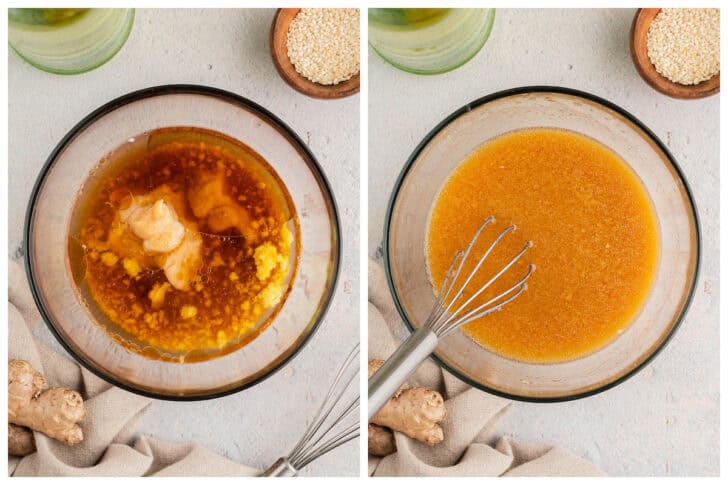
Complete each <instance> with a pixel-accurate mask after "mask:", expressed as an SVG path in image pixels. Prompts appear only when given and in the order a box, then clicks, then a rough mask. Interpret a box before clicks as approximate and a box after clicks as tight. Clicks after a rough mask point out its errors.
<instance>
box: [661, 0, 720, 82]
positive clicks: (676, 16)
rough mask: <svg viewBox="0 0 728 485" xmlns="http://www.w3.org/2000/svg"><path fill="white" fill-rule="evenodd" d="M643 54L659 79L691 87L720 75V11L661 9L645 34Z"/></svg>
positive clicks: (707, 9) (709, 9)
mask: <svg viewBox="0 0 728 485" xmlns="http://www.w3.org/2000/svg"><path fill="white" fill-rule="evenodd" d="M647 55H648V56H649V58H650V61H651V62H652V64H653V65H654V66H655V69H656V70H657V72H658V73H660V74H661V75H662V76H664V77H666V78H667V79H669V80H670V81H672V82H674V83H679V84H685V85H692V84H698V83H701V82H703V81H706V80H708V79H710V78H711V77H713V76H715V75H716V74H718V73H719V72H720V10H719V9H717V8H663V9H662V10H661V11H660V13H659V14H657V16H655V18H654V20H653V21H652V23H651V24H650V28H649V30H648V31H647Z"/></svg>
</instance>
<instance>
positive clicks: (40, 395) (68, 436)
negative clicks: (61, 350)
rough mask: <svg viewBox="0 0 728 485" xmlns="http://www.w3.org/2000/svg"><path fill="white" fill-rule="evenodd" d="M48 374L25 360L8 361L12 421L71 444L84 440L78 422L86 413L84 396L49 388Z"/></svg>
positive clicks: (58, 388)
mask: <svg viewBox="0 0 728 485" xmlns="http://www.w3.org/2000/svg"><path fill="white" fill-rule="evenodd" d="M46 387H47V383H46V380H45V377H43V375H42V374H40V373H39V372H36V371H35V369H33V366H31V365H30V363H28V362H26V361H24V360H10V361H9V362H8V423H10V424H16V425H18V426H26V427H28V428H31V429H34V430H36V431H40V432H41V433H43V434H45V435H46V436H48V437H50V438H53V439H56V440H58V441H61V442H62V443H65V444H67V445H75V444H78V443H80V442H81V441H82V440H83V431H82V430H81V427H80V426H79V425H78V424H77V423H78V422H79V421H81V420H82V419H83V418H84V417H85V416H86V408H85V407H84V405H83V398H81V395H80V394H79V393H78V392H76V391H72V390H70V389H64V388H60V387H56V388H51V389H46Z"/></svg>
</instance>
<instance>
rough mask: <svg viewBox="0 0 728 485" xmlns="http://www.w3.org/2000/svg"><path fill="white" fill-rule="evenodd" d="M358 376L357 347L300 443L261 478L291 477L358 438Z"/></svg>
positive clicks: (345, 363) (346, 361)
mask: <svg viewBox="0 0 728 485" xmlns="http://www.w3.org/2000/svg"><path fill="white" fill-rule="evenodd" d="M358 375H359V344H357V345H356V347H354V348H353V349H352V351H351V352H349V355H348V356H347V357H346V360H345V361H344V364H343V365H342V366H341V369H340V370H339V373H338V374H337V375H336V378H335V379H334V382H333V383H332V384H331V387H330V388H329V392H328V393H327V394H326V397H325V398H324V401H323V403H322V404H321V407H320V408H319V410H318V414H316V417H315V418H314V419H313V422H312V423H311V425H310V426H309V427H308V429H307V430H306V432H305V433H304V434H303V437H302V438H301V440H300V441H299V442H298V443H297V444H296V446H295V447H294V448H293V450H292V451H291V453H289V454H288V456H287V457H282V458H279V459H278V460H277V461H276V462H275V463H274V464H273V465H272V466H271V467H270V468H268V469H267V470H266V471H264V472H263V475H262V476H264V477H294V476H296V475H298V471H299V470H301V469H302V468H303V467H305V466H306V465H308V464H309V463H311V462H312V461H314V460H315V459H316V458H318V457H320V456H322V455H324V454H326V453H328V452H329V451H331V450H333V449H334V448H337V447H339V446H341V445H343V444H344V443H346V442H348V441H351V440H353V439H354V438H356V437H357V436H359V380H358V379H356V377H357V376H358ZM352 383H353V385H352Z"/></svg>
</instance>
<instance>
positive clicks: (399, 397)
mask: <svg viewBox="0 0 728 485" xmlns="http://www.w3.org/2000/svg"><path fill="white" fill-rule="evenodd" d="M383 363H384V361H382V360H370V361H369V377H371V376H372V375H373V374H374V373H375V372H376V371H377V370H378V369H379V367H381V366H382V364H383ZM446 414H447V411H446V410H445V401H444V399H443V398H442V396H441V395H440V393H439V392H437V391H433V390H432V389H427V388H423V387H413V388H408V387H404V386H403V387H402V388H400V389H399V390H398V391H397V393H396V394H395V395H394V396H393V397H392V398H391V399H390V400H389V401H387V403H386V404H385V405H384V406H383V407H382V409H380V410H379V412H378V413H377V414H375V415H374V417H373V418H372V420H371V423H372V424H375V425H378V426H383V427H386V428H390V429H392V430H394V431H399V432H401V433H404V434H406V435H407V436H409V437H410V438H414V439H416V440H418V441H421V442H422V443H425V444H426V445H429V446H434V445H436V444H438V443H440V442H442V440H443V439H444V438H445V436H444V433H443V431H442V427H440V425H439V424H438V423H440V422H441V421H442V420H443V419H445V416H446ZM372 433H376V434H375V438H376V439H377V440H378V441H381V440H383V439H384V436H383V435H381V433H379V431H378V430H374V431H371V430H370V432H369V436H370V440H371V437H372ZM377 434H378V435H377ZM392 444H393V443H392ZM381 445H382V443H381V442H379V443H378V444H377V445H376V446H377V447H378V448H379V449H386V447H384V446H381ZM371 446H372V445H371V444H370V448H371ZM372 454H373V453H372ZM380 456H381V455H380Z"/></svg>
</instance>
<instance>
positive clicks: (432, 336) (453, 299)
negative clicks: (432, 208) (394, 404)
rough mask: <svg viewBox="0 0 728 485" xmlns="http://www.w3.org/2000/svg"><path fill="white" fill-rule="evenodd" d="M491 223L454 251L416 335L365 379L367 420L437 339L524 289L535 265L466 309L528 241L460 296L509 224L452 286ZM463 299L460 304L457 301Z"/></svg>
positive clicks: (488, 221) (522, 250)
mask: <svg viewBox="0 0 728 485" xmlns="http://www.w3.org/2000/svg"><path fill="white" fill-rule="evenodd" d="M494 221H495V218H494V217H493V216H490V217H488V218H487V219H486V220H485V221H484V222H483V224H482V225H481V226H480V228H479V229H478V231H477V232H476V233H475V236H474V237H473V239H472V240H471V241H470V244H469V245H468V247H467V248H466V249H465V251H462V250H461V251H458V252H457V253H455V257H454V258H453V260H452V263H450V268H449V269H448V271H447V273H446V274H445V279H444V281H443V282H442V285H441V287H440V291H439V292H438V293H437V303H436V304H435V306H434V307H433V308H432V311H431V312H430V315H429V316H428V317H427V320H426V321H425V323H424V324H423V325H422V327H420V328H419V329H418V330H417V331H416V332H414V333H413V334H412V335H410V337H409V338H408V339H407V340H405V341H404V342H403V343H402V345H400V347H399V348H398V349H397V350H396V351H395V352H394V353H393V354H392V355H391V356H390V357H389V359H387V361H386V362H385V363H384V364H383V365H382V367H380V368H379V370H378V371H377V372H376V373H375V374H374V375H373V376H372V377H371V378H370V379H369V402H368V407H369V420H371V419H372V417H373V416H374V415H375V414H377V412H378V411H379V409H380V408H381V407H382V406H384V404H385V403H386V402H387V401H388V400H389V398H390V397H392V396H393V395H394V394H395V393H396V392H397V390H398V389H399V388H400V386H401V385H402V384H403V383H404V382H405V380H407V378H408V377H409V376H410V375H411V374H412V373H413V372H414V371H415V369H417V367H419V365H420V364H421V363H422V362H423V361H424V360H425V359H427V357H429V356H430V354H432V352H434V351H435V348H436V347H437V343H438V341H439V339H441V338H444V337H446V336H447V335H449V334H450V333H452V332H454V331H455V330H457V329H458V328H460V327H461V326H462V325H465V324H466V323H468V322H470V321H473V320H476V319H478V318H481V317H484V316H486V315H488V314H490V313H493V312H495V311H497V310H499V309H500V308H502V307H503V306H504V305H507V304H508V303H510V302H512V301H513V300H515V299H516V298H518V296H519V295H520V294H521V293H523V292H524V291H525V290H526V281H527V280H528V278H529V277H530V276H531V274H532V273H533V271H534V269H535V266H534V265H533V264H530V265H529V266H528V271H527V272H526V274H525V275H524V276H523V277H521V278H520V279H519V280H518V281H517V282H516V283H514V284H513V285H512V286H510V287H509V288H508V289H506V290H505V291H503V292H501V293H499V294H498V295H496V296H494V297H493V298H491V299H489V300H488V301H486V302H485V303H482V304H479V305H478V306H476V307H475V308H468V307H469V305H470V304H471V303H473V301H475V299H476V298H477V297H478V296H480V295H481V294H482V293H483V292H484V291H485V290H486V289H488V287H490V286H491V285H492V284H493V283H494V282H495V281H496V280H498V279H499V278H500V277H501V276H502V275H503V274H504V273H505V272H507V271H508V269H509V268H510V267H511V266H513V265H514V264H515V263H516V261H518V260H519V259H521V256H523V254H524V253H525V252H526V251H527V250H528V248H530V247H531V246H532V245H533V244H532V243H531V241H528V242H527V243H526V244H525V246H524V247H523V249H521V250H520V251H519V252H518V253H517V254H516V255H515V256H513V258H512V259H511V260H510V261H509V262H508V263H507V264H506V265H505V266H503V268H501V269H500V271H498V272H497V273H495V275H494V276H493V277H491V278H490V279H489V280H488V281H487V282H486V283H485V284H483V285H482V286H481V287H480V288H478V289H477V291H475V292H474V293H473V294H472V295H471V296H470V297H468V298H465V297H464V296H463V294H464V292H465V289H466V288H467V287H468V285H469V284H470V282H471V280H472V279H473V278H474V277H475V275H476V274H477V273H478V271H479V270H480V268H481V266H482V265H483V263H485V261H486V259H487V258H488V256H489V255H490V254H491V252H492V251H493V248H495V246H496V245H497V244H498V242H500V240H501V239H503V238H504V237H505V236H506V234H508V233H509V232H512V231H515V230H516V226H515V225H510V226H508V227H506V228H505V229H503V231H501V233H500V234H498V236H496V238H495V240H493V242H492V243H491V244H490V245H489V246H488V249H486V251H485V252H484V253H483V255H482V256H481V257H480V259H479V260H478V262H477V263H476V264H475V267H474V268H473V269H472V271H471V272H470V273H469V274H468V275H467V276H466V277H465V280H464V281H463V283H462V284H460V285H458V286H456V285H455V284H456V282H457V281H458V278H459V277H460V273H461V272H462V270H463V267H464V266H465V261H467V260H468V257H470V254H471V252H472V251H473V248H474V247H475V244H476V243H477V242H478V239H479V238H480V235H481V234H482V233H483V230H484V229H485V228H486V226H488V224H490V223H492V222H494ZM461 300H464V301H461Z"/></svg>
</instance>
